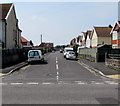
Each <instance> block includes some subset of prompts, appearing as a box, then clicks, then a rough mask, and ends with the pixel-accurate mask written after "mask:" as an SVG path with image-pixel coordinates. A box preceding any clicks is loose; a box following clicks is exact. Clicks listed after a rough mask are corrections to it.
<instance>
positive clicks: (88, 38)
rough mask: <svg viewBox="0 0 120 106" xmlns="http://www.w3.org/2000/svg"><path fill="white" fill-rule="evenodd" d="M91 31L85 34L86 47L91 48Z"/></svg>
mask: <svg viewBox="0 0 120 106" xmlns="http://www.w3.org/2000/svg"><path fill="white" fill-rule="evenodd" d="M91 32H92V31H91V30H88V31H87V32H86V47H87V48H91Z"/></svg>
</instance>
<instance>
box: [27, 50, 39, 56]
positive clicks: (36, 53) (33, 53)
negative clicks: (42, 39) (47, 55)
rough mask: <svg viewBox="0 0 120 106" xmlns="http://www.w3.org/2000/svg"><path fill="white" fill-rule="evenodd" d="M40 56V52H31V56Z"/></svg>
mask: <svg viewBox="0 0 120 106" xmlns="http://www.w3.org/2000/svg"><path fill="white" fill-rule="evenodd" d="M38 55H39V53H38V51H31V52H29V56H38Z"/></svg>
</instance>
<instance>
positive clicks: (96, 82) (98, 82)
mask: <svg viewBox="0 0 120 106" xmlns="http://www.w3.org/2000/svg"><path fill="white" fill-rule="evenodd" d="M95 84H104V83H100V82H96V83H95Z"/></svg>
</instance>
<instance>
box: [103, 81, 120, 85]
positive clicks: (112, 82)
mask: <svg viewBox="0 0 120 106" xmlns="http://www.w3.org/2000/svg"><path fill="white" fill-rule="evenodd" d="M104 82H105V83H107V84H118V83H117V82H114V81H104Z"/></svg>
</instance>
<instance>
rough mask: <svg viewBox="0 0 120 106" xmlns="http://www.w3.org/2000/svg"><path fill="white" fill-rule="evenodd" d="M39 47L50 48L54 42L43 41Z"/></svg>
mask: <svg viewBox="0 0 120 106" xmlns="http://www.w3.org/2000/svg"><path fill="white" fill-rule="evenodd" d="M39 47H41V48H44V49H47V50H48V49H52V48H53V47H54V44H53V43H45V42H42V43H41V44H40V45H39Z"/></svg>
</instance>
